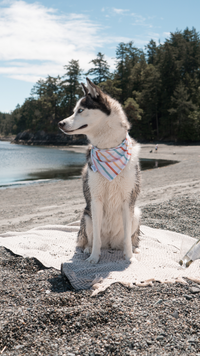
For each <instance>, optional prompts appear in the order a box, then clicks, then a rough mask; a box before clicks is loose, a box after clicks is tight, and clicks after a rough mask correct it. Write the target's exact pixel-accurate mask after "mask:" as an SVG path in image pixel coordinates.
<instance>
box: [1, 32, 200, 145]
mask: <svg viewBox="0 0 200 356" xmlns="http://www.w3.org/2000/svg"><path fill="white" fill-rule="evenodd" d="M64 69H65V75H64V76H62V77H60V76H59V75H58V76H57V77H51V76H48V77H47V78H46V79H41V80H39V81H38V82H37V83H36V84H35V85H34V86H33V88H32V90H31V93H30V97H28V98H27V99H25V101H24V103H23V105H21V106H20V105H17V107H16V108H15V110H14V111H13V112H11V113H10V114H7V113H1V112H0V135H4V136H6V135H9V134H14V135H15V134H18V133H19V132H23V131H25V130H29V131H30V132H32V133H35V132H37V131H40V130H43V131H44V132H47V133H58V126H57V123H58V121H60V120H62V119H63V118H65V117H67V116H69V115H71V114H72V110H73V107H74V105H75V103H76V101H77V100H78V99H79V98H80V97H81V96H83V92H82V89H81V85H80V82H81V81H83V82H85V76H88V77H89V78H90V79H91V80H93V82H94V83H95V84H97V85H98V86H99V87H100V88H101V89H102V90H103V91H104V92H106V93H108V94H109V95H110V96H112V97H114V98H115V99H117V100H118V101H119V102H120V103H121V104H122V106H123V109H124V111H125V113H126V115H127V117H128V119H129V121H130V122H131V130H130V135H131V136H132V137H134V138H135V139H137V140H139V141H140V142H144V141H162V142H170V141H173V142H198V141H200V35H199V33H198V32H197V31H196V30H195V28H192V30H190V29H188V28H186V29H185V30H184V31H178V30H177V31H176V32H174V33H171V34H170V37H169V38H168V39H166V40H165V42H164V43H159V44H158V45H157V44H156V42H154V40H151V41H150V42H149V43H148V45H146V46H145V48H144V50H141V49H139V48H136V47H135V46H134V43H133V42H129V43H119V45H118V46H117V48H116V66H115V70H114V72H111V71H110V68H109V65H108V63H107V61H106V60H105V55H104V54H102V53H101V52H99V53H98V54H97V56H96V58H94V59H93V60H92V61H91V62H90V69H89V71H88V72H87V73H84V72H83V70H82V69H81V68H80V65H79V61H78V60H71V61H70V62H69V63H68V64H66V65H65V66H64Z"/></svg>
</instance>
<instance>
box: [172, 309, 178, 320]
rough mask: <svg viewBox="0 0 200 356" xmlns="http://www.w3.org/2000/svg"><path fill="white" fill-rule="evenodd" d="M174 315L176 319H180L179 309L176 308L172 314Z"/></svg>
mask: <svg viewBox="0 0 200 356" xmlns="http://www.w3.org/2000/svg"><path fill="white" fill-rule="evenodd" d="M172 316H173V317H174V318H175V319H178V318H179V313H178V312H177V310H175V311H174V312H173V314H172Z"/></svg>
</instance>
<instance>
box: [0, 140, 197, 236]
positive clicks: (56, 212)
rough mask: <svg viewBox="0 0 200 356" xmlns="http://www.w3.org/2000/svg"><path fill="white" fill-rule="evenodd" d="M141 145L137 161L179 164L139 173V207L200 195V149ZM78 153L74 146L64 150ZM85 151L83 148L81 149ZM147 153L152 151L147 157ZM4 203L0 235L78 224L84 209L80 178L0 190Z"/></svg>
mask: <svg viewBox="0 0 200 356" xmlns="http://www.w3.org/2000/svg"><path fill="white" fill-rule="evenodd" d="M154 147H155V146H154V145H149V144H148V145H142V146H141V150H140V154H139V157H140V158H146V159H170V160H177V161H179V163H176V164H173V165H169V166H166V167H162V168H156V169H150V170H145V171H142V172H141V176H142V190H141V194H140V196H139V199H138V205H139V207H141V208H143V207H145V206H148V205H149V204H159V203H164V202H165V201H168V200H169V199H173V198H174V197H181V196H183V197H184V196H186V195H199V194H200V146H190V147H188V146H171V145H170V146H167V145H164V144H163V145H159V146H158V151H157V152H155V150H154ZM67 149H70V150H75V151H76V150H77V149H78V150H79V148H77V146H74V147H70V148H67ZM82 150H85V147H84V148H82ZM150 151H152V152H151V153H150ZM0 199H1V201H3V202H4V204H3V206H2V207H1V209H0V210H1V212H0V232H6V231H9V230H12V231H14V230H16V231H21V230H23V231H25V230H28V229H30V228H33V227H36V226H39V225H40V226H41V225H45V224H67V223H70V222H72V221H75V220H79V219H80V217H81V214H82V211H83V209H84V205H85V202H84V197H83V192H82V181H81V178H78V179H72V180H59V181H56V182H47V183H42V182H41V183H38V184H32V185H27V186H26V185H24V186H21V187H13V188H12V189H1V190H0Z"/></svg>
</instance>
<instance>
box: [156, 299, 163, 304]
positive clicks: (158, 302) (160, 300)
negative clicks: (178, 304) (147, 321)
mask: <svg viewBox="0 0 200 356" xmlns="http://www.w3.org/2000/svg"><path fill="white" fill-rule="evenodd" d="M162 302H163V300H162V299H158V300H157V302H156V303H155V304H154V305H157V304H161V303H162Z"/></svg>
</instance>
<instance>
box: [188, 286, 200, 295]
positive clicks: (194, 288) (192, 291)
mask: <svg viewBox="0 0 200 356" xmlns="http://www.w3.org/2000/svg"><path fill="white" fill-rule="evenodd" d="M190 292H191V293H192V294H196V293H200V288H197V287H191V288H190Z"/></svg>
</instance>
